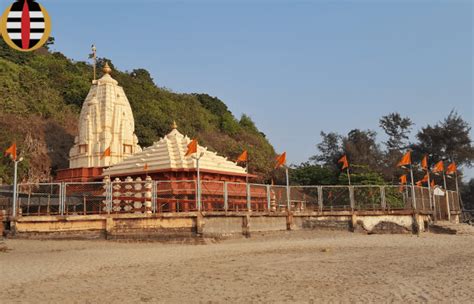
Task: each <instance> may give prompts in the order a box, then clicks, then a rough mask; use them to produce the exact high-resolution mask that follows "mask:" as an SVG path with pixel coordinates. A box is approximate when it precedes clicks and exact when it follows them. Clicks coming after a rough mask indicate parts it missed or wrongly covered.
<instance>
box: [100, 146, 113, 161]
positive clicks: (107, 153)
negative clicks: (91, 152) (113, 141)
mask: <svg viewBox="0 0 474 304" xmlns="http://www.w3.org/2000/svg"><path fill="white" fill-rule="evenodd" d="M110 154H111V153H110V147H108V148H107V149H105V151H104V153H102V156H101V157H100V159H101V160H102V159H103V158H104V157H107V156H110Z"/></svg>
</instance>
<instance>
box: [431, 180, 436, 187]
mask: <svg viewBox="0 0 474 304" xmlns="http://www.w3.org/2000/svg"><path fill="white" fill-rule="evenodd" d="M430 186H431V188H434V187H435V186H436V183H435V181H434V179H432V180H431V185H430Z"/></svg>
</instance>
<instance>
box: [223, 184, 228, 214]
mask: <svg viewBox="0 0 474 304" xmlns="http://www.w3.org/2000/svg"><path fill="white" fill-rule="evenodd" d="M224 210H225V212H227V211H228V210H229V192H227V182H224Z"/></svg>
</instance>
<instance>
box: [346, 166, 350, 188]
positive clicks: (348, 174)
mask: <svg viewBox="0 0 474 304" xmlns="http://www.w3.org/2000/svg"><path fill="white" fill-rule="evenodd" d="M347 179H348V180H349V186H350V185H351V174H350V173H349V167H347Z"/></svg>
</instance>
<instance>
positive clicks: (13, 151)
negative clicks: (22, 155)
mask: <svg viewBox="0 0 474 304" xmlns="http://www.w3.org/2000/svg"><path fill="white" fill-rule="evenodd" d="M8 155H10V156H11V157H12V158H13V160H16V143H13V144H12V145H11V146H10V147H9V148H8V149H7V150H6V151H5V156H8Z"/></svg>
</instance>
